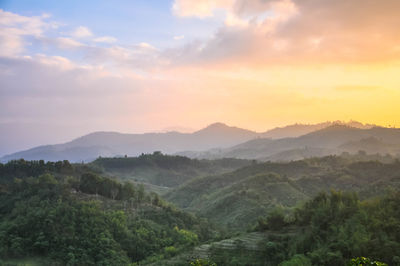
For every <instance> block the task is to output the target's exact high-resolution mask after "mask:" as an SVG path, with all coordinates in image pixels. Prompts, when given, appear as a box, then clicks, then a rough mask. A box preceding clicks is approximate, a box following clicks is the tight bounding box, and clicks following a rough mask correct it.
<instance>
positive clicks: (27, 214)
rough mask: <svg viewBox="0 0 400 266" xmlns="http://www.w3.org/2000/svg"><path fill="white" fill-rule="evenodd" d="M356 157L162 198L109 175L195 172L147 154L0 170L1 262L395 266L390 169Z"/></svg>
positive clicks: (399, 203) (204, 180)
mask: <svg viewBox="0 0 400 266" xmlns="http://www.w3.org/2000/svg"><path fill="white" fill-rule="evenodd" d="M359 158H360V157H359V155H357V156H350V155H345V156H340V157H339V156H328V157H323V158H310V159H307V160H302V161H296V162H289V163H272V162H267V163H257V162H253V163H251V164H250V165H247V166H245V167H242V168H240V169H237V170H234V171H232V172H229V173H223V174H218V175H210V176H205V177H195V178H194V179H192V180H189V181H187V182H186V183H185V184H183V185H182V186H180V187H178V188H176V189H174V190H172V191H170V192H169V193H167V194H166V195H165V196H162V195H161V196H160V195H158V194H156V193H153V192H149V191H147V190H146V187H145V186H143V185H142V184H137V183H133V182H125V183H121V182H119V181H117V179H115V178H110V177H109V176H110V169H111V168H113V167H114V168H116V169H119V170H118V171H120V170H121V169H128V170H129V169H130V170H129V171H131V170H132V169H138V168H141V167H143V165H146V164H147V166H146V167H148V169H152V167H153V168H154V171H155V172H157V171H160V169H169V170H168V171H170V170H171V171H172V172H177V171H178V169H186V170H187V168H185V166H184V165H185V164H188V165H189V166H188V168H190V169H195V168H196V167H198V166H195V165H196V164H199V165H201V164H202V162H201V161H196V160H190V159H187V158H184V157H180V156H176V157H175V156H165V155H162V154H159V153H155V154H152V155H143V156H141V157H138V158H113V159H108V158H104V159H98V161H97V162H96V163H93V164H89V165H87V164H70V163H69V162H68V161H62V162H44V161H24V160H18V161H11V162H9V163H7V164H0V217H1V220H0V257H1V258H2V261H0V264H1V263H3V264H6V265H7V264H8V265H17V264H18V263H20V262H21V263H25V261H27V262H28V263H27V264H28V265H29V263H30V264H32V265H40V264H53V265H65V264H66V265H128V264H132V263H133V264H134V265H136V264H135V263H139V264H140V265H186V266H187V265H213V266H216V265H281V266H283V265H284V266H288V265H289V266H290V265H400V256H399V254H400V192H399V188H400V176H399V174H398V173H400V162H399V161H396V160H393V161H390V162H379V161H362V160H359ZM99 162H101V163H99ZM206 162H207V163H210V162H209V161H206ZM225 162H226V163H227V164H228V165H231V163H232V162H233V161H229V160H227V161H225ZM238 162H242V161H238ZM214 163H215V164H216V165H218V166H217V168H219V169H222V168H220V167H221V165H222V161H219V162H214ZM201 167H203V166H201ZM201 167H200V168H201ZM229 167H230V166H229ZM229 167H227V168H229ZM227 168H225V169H227ZM186 170H184V171H186ZM132 171H133V170H132ZM182 171H183V170H182ZM201 171H202V172H205V170H204V171H203V170H201ZM172 172H171V173H172ZM181 173H182V172H181ZM166 178H167V177H166ZM338 191H342V192H338ZM165 199H167V200H170V201H172V202H174V203H176V204H178V205H179V206H181V207H183V208H185V209H186V210H189V211H191V212H192V213H194V214H189V213H187V212H185V211H182V210H179V209H176V208H175V207H174V206H173V205H171V204H170V203H167V202H166V201H165ZM194 215H199V216H194ZM201 216H203V218H199V217H201ZM208 219H209V220H211V221H212V222H215V223H216V226H213V224H212V223H210V222H208V221H207V220H208ZM216 228H218V229H216ZM246 231H247V232H246Z"/></svg>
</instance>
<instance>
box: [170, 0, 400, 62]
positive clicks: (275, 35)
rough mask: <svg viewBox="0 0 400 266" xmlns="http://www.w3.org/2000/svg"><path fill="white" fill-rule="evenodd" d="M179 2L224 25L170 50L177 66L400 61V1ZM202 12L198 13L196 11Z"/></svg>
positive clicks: (184, 10) (182, 8) (185, 12)
mask: <svg viewBox="0 0 400 266" xmlns="http://www.w3.org/2000/svg"><path fill="white" fill-rule="evenodd" d="M198 2H200V1H183V0H182V1H175V2H174V6H173V9H174V13H175V14H176V15H178V16H198V17H203V18H206V17H207V16H215V12H214V10H215V9H216V8H220V9H222V10H224V11H225V18H224V21H225V24H224V26H222V27H220V28H219V29H218V30H217V31H216V33H215V34H214V35H213V36H211V37H210V38H209V39H208V40H196V41H192V42H191V43H187V44H185V45H184V46H182V47H180V48H177V49H175V50H174V49H171V50H168V51H167V52H166V53H165V54H166V55H167V54H168V53H169V54H170V55H171V62H175V63H176V64H179V65H181V64H199V63H201V64H204V63H207V64H218V65H220V64H221V63H225V64H231V65H232V64H236V65H238V64H240V65H241V66H243V67H246V66H247V67H255V66H260V65H262V66H265V67H267V66H273V65H287V64H296V65H297V64H341V63H351V64H362V63H366V62H382V61H398V60H400V49H399V43H400V35H399V34H398V33H399V31H398V29H399V28H400V16H398V12H397V11H398V10H400V1H397V0H385V1H381V2H379V4H378V3H377V2H376V1H374V0H352V1H347V0H337V1H315V0H254V1H245V0H235V1H221V2H220V1H205V2H202V3H203V4H202V5H204V6H201V7H198V6H197V3H198ZM196 10H197V11H196Z"/></svg>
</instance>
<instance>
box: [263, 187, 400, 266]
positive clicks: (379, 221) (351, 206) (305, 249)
mask: <svg viewBox="0 0 400 266" xmlns="http://www.w3.org/2000/svg"><path fill="white" fill-rule="evenodd" d="M257 228H258V230H261V231H268V230H273V231H276V230H280V231H282V232H285V230H286V231H290V229H292V230H293V229H295V230H296V233H295V234H294V235H290V234H282V235H281V236H280V237H275V238H273V237H270V239H268V240H267V241H265V242H264V243H263V245H265V246H264V252H263V255H264V256H265V257H266V260H268V261H274V262H275V263H273V264H270V265H276V264H277V263H279V262H280V261H283V260H287V261H286V262H285V263H283V265H292V264H290V263H289V262H293V261H297V260H299V259H300V258H302V260H303V261H305V262H307V261H308V262H307V263H308V265H310V263H311V264H312V265H345V264H346V263H347V262H348V261H349V260H350V259H351V258H354V257H362V256H368V257H371V258H374V259H376V260H380V261H383V262H386V263H388V264H389V265H400V256H399V254H400V193H399V192H396V193H391V194H388V195H386V196H385V197H382V198H378V199H374V200H371V201H367V202H362V203H361V202H360V201H359V200H358V198H357V196H356V194H353V193H340V192H334V191H332V192H331V193H330V194H327V193H320V194H319V195H317V196H316V197H314V198H313V199H312V200H310V201H308V202H307V203H306V204H305V205H304V206H303V207H301V208H298V209H296V211H295V212H294V214H293V216H292V217H290V216H289V217H285V216H284V215H283V214H282V213H280V212H274V213H272V214H271V215H270V216H268V217H267V218H266V219H265V220H264V219H260V220H259V223H258V227H257ZM271 249H273V250H274V252H270V250H271ZM301 254H305V256H303V257H300V256H301ZM303 264H304V263H303ZM293 265H294V264H293ZM297 265H299V264H297ZM304 265H307V264H304ZM361 265H363V264H361ZM371 265H372V264H371Z"/></svg>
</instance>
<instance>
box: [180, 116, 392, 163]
mask: <svg viewBox="0 0 400 266" xmlns="http://www.w3.org/2000/svg"><path fill="white" fill-rule="evenodd" d="M359 151H365V152H366V153H381V154H391V155H400V129H396V128H383V127H372V128H366V129H363V128H355V127H350V126H347V125H340V124H337V125H331V126H329V127H326V128H323V129H320V130H317V131H314V132H311V133H308V134H306V135H303V136H300V137H295V138H282V139H276V140H273V139H270V138H257V139H253V140H250V141H247V142H244V143H241V144H238V145H235V146H233V147H229V148H225V149H211V150H208V151H205V152H182V153H180V155H185V156H188V157H192V158H208V159H212V158H213V159H216V158H240V159H256V160H260V161H291V160H300V159H304V158H309V157H321V156H326V155H333V154H340V153H343V152H349V153H356V152H359Z"/></svg>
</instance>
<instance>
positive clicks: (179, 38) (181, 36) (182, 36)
mask: <svg viewBox="0 0 400 266" xmlns="http://www.w3.org/2000/svg"><path fill="white" fill-rule="evenodd" d="M184 38H185V36H184V35H177V36H174V40H175V41H178V40H183V39H184Z"/></svg>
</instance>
